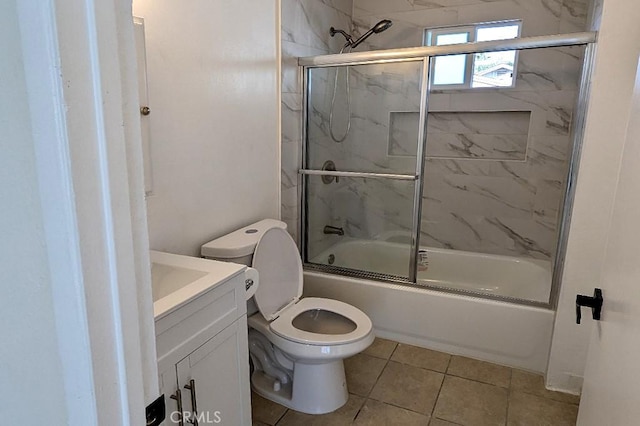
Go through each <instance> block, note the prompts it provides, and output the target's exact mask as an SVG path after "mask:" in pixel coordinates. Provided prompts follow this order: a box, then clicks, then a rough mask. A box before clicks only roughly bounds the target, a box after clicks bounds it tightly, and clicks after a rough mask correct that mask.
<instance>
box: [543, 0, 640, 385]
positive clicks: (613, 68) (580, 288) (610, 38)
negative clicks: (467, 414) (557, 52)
mask: <svg viewBox="0 0 640 426" xmlns="http://www.w3.org/2000/svg"><path fill="white" fill-rule="evenodd" d="M623 3H624V6H623ZM639 7H640V6H639V5H638V4H637V3H636V2H635V1H632V0H627V1H625V2H620V1H618V2H615V1H613V0H605V2H604V8H603V13H602V21H601V28H600V34H599V38H598V48H597V56H596V63H595V69H594V72H593V75H592V92H591V97H590V100H589V111H588V115H587V124H586V128H585V137H584V142H583V149H582V156H581V160H580V169H579V175H578V184H577V188H576V196H575V204H574V209H573V218H572V220H571V229H570V232H569V243H568V247H567V254H566V263H565V269H564V276H563V279H562V289H561V293H560V300H559V305H558V310H557V314H556V321H555V328H554V335H553V341H552V347H551V354H550V358H549V367H548V370H547V386H548V387H550V388H554V389H560V390H566V391H571V392H578V391H579V390H580V387H581V384H582V376H583V374H584V367H585V362H586V357H587V348H588V344H589V336H590V332H591V329H592V327H593V324H594V321H592V320H591V318H590V313H588V312H587V311H585V312H583V320H582V324H581V325H577V324H576V323H575V299H576V294H578V293H581V294H586V295H592V294H593V289H594V287H597V286H598V284H599V283H600V282H601V280H602V262H603V258H604V254H605V249H606V241H607V233H608V231H609V224H610V220H611V214H612V209H613V200H614V195H615V188H616V183H617V177H618V167H619V164H620V159H621V155H622V150H623V147H624V141H625V134H626V125H627V122H628V118H629V109H630V105H631V99H632V94H633V87H634V82H635V75H636V67H637V60H638V55H639V54H640V28H638V25H637V22H636V21H637V16H638V14H639V13H640V8H639ZM630 9H633V10H630ZM604 298H605V302H604V311H603V315H607V310H608V309H614V307H608V306H607V299H606V294H605V295H604Z"/></svg>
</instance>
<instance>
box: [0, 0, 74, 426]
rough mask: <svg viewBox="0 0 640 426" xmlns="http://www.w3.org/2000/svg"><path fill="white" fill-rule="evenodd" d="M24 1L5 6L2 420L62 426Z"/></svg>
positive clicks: (0, 142) (0, 78)
mask: <svg viewBox="0 0 640 426" xmlns="http://www.w3.org/2000/svg"><path fill="white" fill-rule="evenodd" d="M16 4H17V2H16V1H15V0H10V1H3V2H0V40H2V46H3V47H2V60H0V93H2V96H0V152H1V155H0V200H2V201H1V202H0V217H1V218H2V220H0V235H1V236H2V238H0V271H1V273H2V281H1V282H2V297H0V336H2V344H1V345H0V383H2V386H1V387H0V401H1V402H0V418H1V419H5V421H8V420H7V419H14V418H15V419H18V418H19V419H20V420H19V421H18V420H16V422H17V423H23V424H27V425H35V424H42V423H43V422H44V423H46V424H52V425H54V424H55V425H62V424H67V412H66V409H65V407H66V404H65V399H64V395H65V390H64V382H63V377H62V365H61V360H60V356H59V355H58V341H57V338H56V336H57V332H56V324H55V315H54V306H53V300H52V298H53V296H52V291H51V281H50V272H49V268H48V258H47V251H46V247H45V246H44V243H43V241H44V239H45V236H44V230H43V217H42V209H41V205H40V199H39V191H38V183H37V175H36V159H35V153H34V146H33V139H32V134H31V123H30V111H29V104H28V103H27V88H26V83H25V75H24V68H23V67H24V64H23V57H22V51H21V48H20V44H21V39H20V32H19V28H18V22H19V20H18V15H17V12H16ZM30 415H33V416H30ZM35 416H37V418H36V417H35Z"/></svg>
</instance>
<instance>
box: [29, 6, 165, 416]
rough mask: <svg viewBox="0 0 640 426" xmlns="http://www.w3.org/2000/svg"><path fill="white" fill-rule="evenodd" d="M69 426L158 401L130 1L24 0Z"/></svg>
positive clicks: (138, 411)
mask: <svg viewBox="0 0 640 426" xmlns="http://www.w3.org/2000/svg"><path fill="white" fill-rule="evenodd" d="M16 3H17V7H18V14H19V26H20V33H21V47H22V52H23V61H24V69H25V77H26V83H27V89H28V102H29V107H30V114H31V123H32V128H33V138H34V151H35V155H36V162H37V174H38V181H39V196H40V199H41V205H42V210H43V217H44V232H45V242H44V244H46V250H47V253H48V256H49V267H50V274H51V281H52V294H53V300H54V310H55V318H56V330H57V339H58V344H59V356H60V358H61V361H62V370H63V372H62V373H63V379H64V392H65V396H64V399H65V401H66V411H67V418H68V424H69V425H107V424H108V425H114V426H117V425H129V424H145V421H144V408H145V405H146V404H147V403H149V402H150V401H152V400H153V399H155V398H156V397H157V395H158V392H159V391H158V379H157V367H156V362H155V333H154V323H153V302H152V296H151V275H150V266H149V265H150V262H149V253H148V248H149V247H148V245H149V240H148V235H147V226H146V209H145V201H144V177H143V168H142V150H141V136H140V122H139V102H138V90H137V78H136V61H135V48H134V37H133V26H132V11H131V0H45V1H34V0H24V1H22V0H20V1H16Z"/></svg>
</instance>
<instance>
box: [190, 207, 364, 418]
mask: <svg viewBox="0 0 640 426" xmlns="http://www.w3.org/2000/svg"><path fill="white" fill-rule="evenodd" d="M202 255H203V256H204V257H207V258H211V259H216V260H222V261H227V262H235V263H242V264H245V265H248V266H252V267H253V268H254V269H256V270H257V271H258V275H259V279H258V286H257V290H256V293H255V295H254V296H253V297H252V298H251V299H250V300H249V301H248V303H247V310H248V312H247V315H248V316H249V318H248V324H249V355H250V358H251V361H252V365H253V372H252V374H251V387H252V388H253V390H254V391H255V392H257V393H258V394H260V395H262V396H263V397H265V398H267V399H269V400H271V401H274V402H277V403H279V404H281V405H284V406H286V407H288V408H291V409H293V410H296V411H300V412H303V413H308V414H324V413H329V412H331V411H334V410H337V409H338V408H340V407H341V406H343V405H344V404H345V403H346V402H347V399H348V397H349V393H348V391H347V384H346V379H345V374H344V363H343V360H344V359H345V358H347V357H350V356H353V355H355V354H357V353H359V352H361V351H363V350H364V349H366V348H367V347H368V346H369V345H371V343H372V342H373V339H374V335H373V326H372V323H371V320H370V319H369V317H368V316H367V315H366V314H365V313H364V312H362V311H361V310H359V309H358V308H356V307H354V306H351V305H349V304H347V303H343V302H340V301H337V300H332V299H323V298H317V297H307V298H301V296H302V288H303V273H302V262H301V260H300V254H299V253H298V249H297V247H296V244H295V243H294V241H293V239H292V238H291V236H290V235H289V234H288V233H287V231H286V224H284V223H283V222H280V221H277V220H273V219H265V220H262V221H260V222H257V223H254V224H252V225H249V226H247V227H245V228H242V229H239V230H237V231H235V232H232V233H231V234H228V235H225V236H223V237H220V238H218V239H216V240H213V241H211V242H209V243H207V244H205V245H203V246H202Z"/></svg>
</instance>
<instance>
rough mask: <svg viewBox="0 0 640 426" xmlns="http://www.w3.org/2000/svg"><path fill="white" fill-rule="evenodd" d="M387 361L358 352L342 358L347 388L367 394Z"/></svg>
mask: <svg viewBox="0 0 640 426" xmlns="http://www.w3.org/2000/svg"><path fill="white" fill-rule="evenodd" d="M386 364H387V361H386V360H384V359H380V358H375V357H372V356H369V355H365V354H358V355H355V356H352V357H351V358H347V359H345V360H344V370H345V373H346V375H347V389H349V392H350V393H354V394H356V395H360V396H368V395H369V392H371V389H373V385H375V384H376V381H377V380H378V377H380V373H382V369H383V368H384V366H385V365H386Z"/></svg>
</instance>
